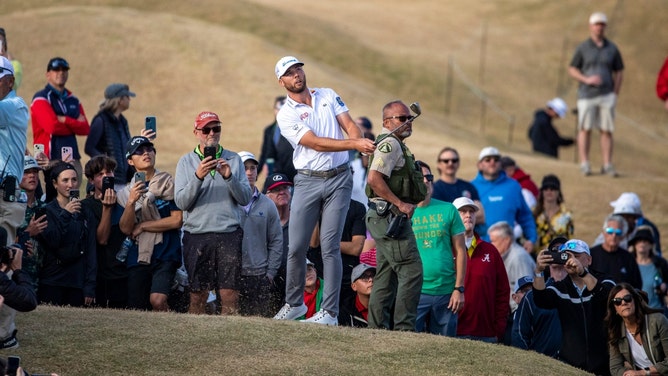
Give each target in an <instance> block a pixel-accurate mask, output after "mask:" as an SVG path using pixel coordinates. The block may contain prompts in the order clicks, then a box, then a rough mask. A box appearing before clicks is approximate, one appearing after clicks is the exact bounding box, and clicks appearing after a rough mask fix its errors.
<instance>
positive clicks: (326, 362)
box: [11, 306, 583, 376]
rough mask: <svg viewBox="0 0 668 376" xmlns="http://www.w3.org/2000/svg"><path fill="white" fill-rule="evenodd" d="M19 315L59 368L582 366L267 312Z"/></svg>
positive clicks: (568, 371)
mask: <svg viewBox="0 0 668 376" xmlns="http://www.w3.org/2000/svg"><path fill="white" fill-rule="evenodd" d="M17 322H18V326H19V340H20V348H19V349H17V350H13V351H12V352H11V353H12V354H16V355H18V356H20V357H21V362H22V364H24V365H25V367H26V368H27V370H28V371H29V372H32V373H37V372H41V373H45V372H46V371H49V372H58V373H59V374H60V375H61V376H70V375H165V374H172V375H222V374H225V375H313V374H324V375H351V376H352V375H360V374H367V375H406V374H409V375H471V374H476V375H510V374H521V375H525V374H537V373H539V372H540V373H541V374H545V375H556V374H560V375H579V374H583V372H581V371H578V370H576V369H574V368H572V367H569V366H567V365H565V364H563V363H561V362H558V361H556V360H553V359H550V358H548V357H545V356H542V355H539V354H537V353H534V352H526V351H521V350H518V349H515V348H510V347H505V346H502V345H489V344H484V343H479V342H473V341H469V340H460V339H452V338H445V337H438V336H432V335H426V334H424V335H420V334H415V333H397V332H388V331H377V330H363V329H353V328H343V327H339V328H332V327H322V326H319V325H309V324H303V323H298V322H277V321H274V320H270V319H262V318H246V317H220V316H218V317H212V316H194V315H187V314H175V313H150V312H149V313H146V312H136V311H119V310H105V309H78V308H60V307H49V306H40V307H38V309H37V310H36V311H35V312H31V313H27V314H20V315H19V316H18V320H17Z"/></svg>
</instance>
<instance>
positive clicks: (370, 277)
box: [357, 274, 375, 282]
mask: <svg viewBox="0 0 668 376" xmlns="http://www.w3.org/2000/svg"><path fill="white" fill-rule="evenodd" d="M373 277H375V274H363V275H362V276H361V277H359V278H357V279H358V280H359V281H363V282H369V281H373Z"/></svg>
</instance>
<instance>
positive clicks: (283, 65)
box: [274, 56, 304, 79]
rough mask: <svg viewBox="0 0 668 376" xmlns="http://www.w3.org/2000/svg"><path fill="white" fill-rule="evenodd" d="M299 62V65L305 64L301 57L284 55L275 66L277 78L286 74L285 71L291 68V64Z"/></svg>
mask: <svg viewBox="0 0 668 376" xmlns="http://www.w3.org/2000/svg"><path fill="white" fill-rule="evenodd" d="M295 64H299V65H304V63H302V62H301V61H299V59H297V58H296V57H294V56H283V57H282V58H281V59H280V60H279V61H278V62H277V63H276V67H275V68H274V72H275V73H276V78H279V79H280V78H281V77H283V75H284V74H285V71H287V70H288V69H290V67H291V66H293V65H295Z"/></svg>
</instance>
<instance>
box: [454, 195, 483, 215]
mask: <svg viewBox="0 0 668 376" xmlns="http://www.w3.org/2000/svg"><path fill="white" fill-rule="evenodd" d="M452 205H454V206H455V208H457V210H459V209H461V208H463V207H465V206H470V207H472V208H473V211H476V212H477V211H478V210H480V208H478V205H476V204H475V202H473V200H471V199H470V198H468V197H458V198H456V199H455V200H454V201H453V202H452Z"/></svg>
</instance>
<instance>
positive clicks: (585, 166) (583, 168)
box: [580, 162, 591, 176]
mask: <svg viewBox="0 0 668 376" xmlns="http://www.w3.org/2000/svg"><path fill="white" fill-rule="evenodd" d="M580 172H581V173H582V175H584V176H589V175H591V167H590V166H589V162H582V163H581V164H580Z"/></svg>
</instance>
